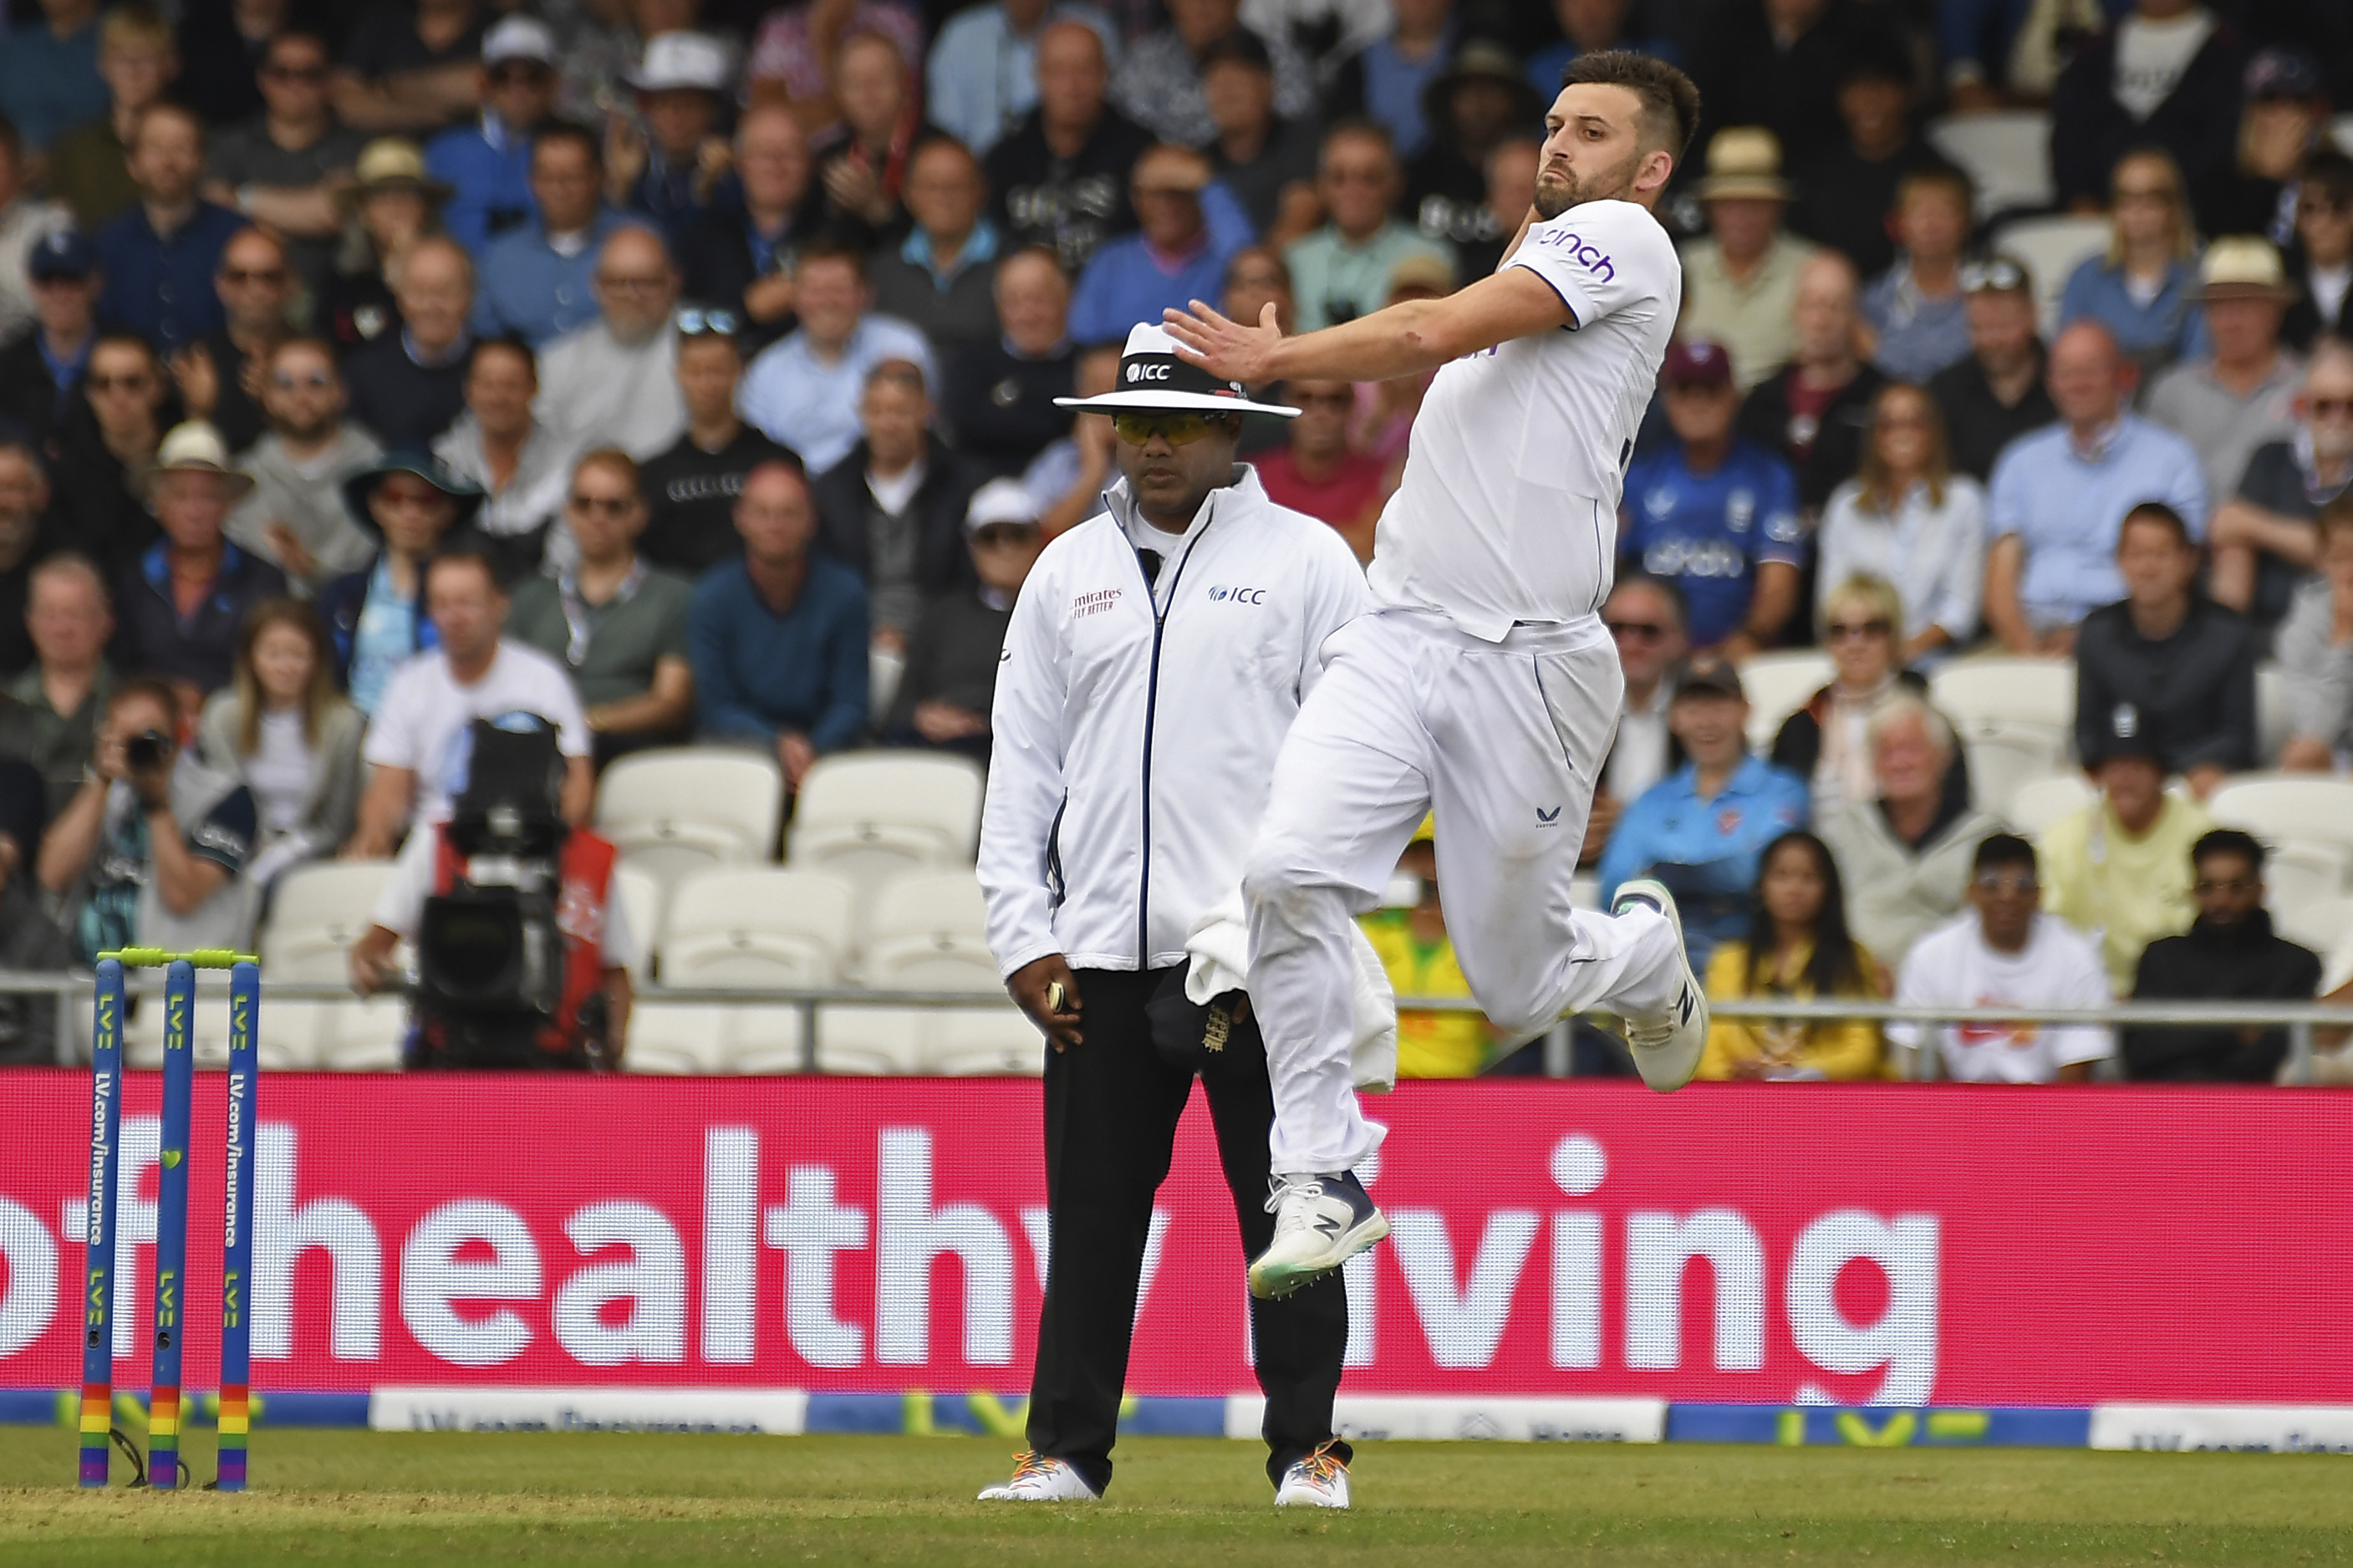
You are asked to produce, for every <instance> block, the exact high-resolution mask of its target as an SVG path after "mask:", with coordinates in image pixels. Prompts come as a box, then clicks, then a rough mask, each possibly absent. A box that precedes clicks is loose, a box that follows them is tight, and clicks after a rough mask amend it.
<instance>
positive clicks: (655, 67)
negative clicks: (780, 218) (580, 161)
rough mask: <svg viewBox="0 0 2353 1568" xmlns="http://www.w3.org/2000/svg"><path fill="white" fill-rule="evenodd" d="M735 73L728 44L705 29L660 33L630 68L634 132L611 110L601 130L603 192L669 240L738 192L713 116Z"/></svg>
mask: <svg viewBox="0 0 2353 1568" xmlns="http://www.w3.org/2000/svg"><path fill="white" fill-rule="evenodd" d="M734 76H735V64H734V61H733V58H731V57H730V55H729V53H728V49H727V46H726V45H725V44H723V43H722V42H721V41H720V40H719V39H717V38H714V37H711V36H709V35H708V34H704V33H688V32H670V33H659V34H656V35H655V36H654V37H650V38H648V39H647V40H646V57H645V59H644V60H643V61H642V62H641V63H640V64H639V65H638V69H635V70H634V71H631V72H630V73H629V85H630V86H631V87H632V88H634V89H636V90H637V95H638V116H639V117H640V118H641V119H643V120H644V122H645V129H644V130H642V131H640V130H638V128H637V127H636V126H635V125H634V124H632V123H631V122H629V121H628V120H627V119H625V118H623V117H620V116H615V117H614V118H613V119H612V121H611V122H610V129H609V130H608V131H607V137H606V154H605V196H606V199H607V201H609V202H611V203H612V204H613V206H614V207H617V208H619V209H620V210H621V211H623V212H632V213H635V214H637V215H638V217H644V218H648V219H650V220H651V221H652V222H653V224H654V225H655V227H656V228H659V230H660V231H661V232H662V233H663V234H664V235H666V236H668V237H669V238H671V239H673V240H676V239H679V238H683V237H684V236H685V235H687V234H688V233H690V232H691V231H692V229H693V228H694V227H695V226H696V224H697V223H698V222H699V221H700V220H701V219H702V216H703V215H704V214H705V213H707V212H709V211H710V210H712V208H713V207H733V206H734V205H736V203H737V201H738V199H739V198H738V196H737V192H736V185H735V179H734V176H733V173H732V172H731V171H730V169H729V167H728V164H730V163H731V162H732V157H731V154H729V152H728V147H727V138H726V137H724V136H722V135H721V134H719V115H720V111H721V110H722V109H723V108H724V107H725V104H726V101H727V91H728V88H729V86H730V85H731V84H732V83H733V79H734Z"/></svg>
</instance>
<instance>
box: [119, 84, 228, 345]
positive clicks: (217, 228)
mask: <svg viewBox="0 0 2353 1568" xmlns="http://www.w3.org/2000/svg"><path fill="white" fill-rule="evenodd" d="M204 157H205V128H204V126H203V125H202V124H200V123H199V122H197V120H196V117H195V115H193V114H191V113H189V112H188V111H186V110H185V109H182V108H180V107H179V106H178V105H176V104H171V103H158V104H154V105H153V106H152V107H150V108H148V109H146V110H143V111H141V113H140V115H139V118H138V121H137V122H136V123H135V124H133V126H132V131H131V140H130V153H129V166H130V170H131V175H132V179H134V180H136V181H137V182H138V185H139V200H138V202H137V204H136V205H135V206H133V207H132V208H131V210H129V211H128V212H125V213H124V214H122V216H121V217H117V218H115V219H114V220H113V221H111V222H110V223H109V224H107V225H106V226H105V227H104V228H100V230H99V231H98V233H97V235H96V237H95V238H96V240H97V244H98V258H99V270H100V271H102V272H104V273H105V274H106V288H105V291H104V292H102V293H101V294H100V296H99V301H98V313H99V315H100V318H101V319H103V320H104V321H106V322H108V323H110V324H112V325H115V326H122V327H128V328H129V329H131V330H132V332H136V333H140V334H144V335H145V336H146V338H147V339H148V340H149V341H150V342H152V343H153V344H156V346H158V347H159V348H161V349H163V350H164V352H165V353H166V354H172V353H176V352H178V351H179V350H181V349H183V348H185V347H187V346H188V345H189V344H193V343H195V342H196V341H197V340H198V339H200V338H202V337H203V336H204V335H205V334H206V333H209V332H213V331H216V330H217V329H218V328H219V326H220V325H221V323H222V321H223V320H224V313H223V311H222V309H221V302H220V296H219V295H218V294H217V293H216V292H215V291H214V289H213V275H214V273H215V272H216V271H217V270H218V269H219V266H220V259H221V253H222V251H224V250H225V249H227V247H228V240H229V236H231V235H233V234H235V233H236V232H237V230H238V229H240V228H245V227H246V220H245V219H244V217H241V216H240V215H238V214H237V213H235V212H232V211H230V210H229V209H228V208H227V207H216V206H214V205H213V204H212V203H211V202H208V201H206V200H205V199H204V198H203V197H202V196H198V195H197V194H196V180H197V176H198V175H201V174H202V173H203V172H204Z"/></svg>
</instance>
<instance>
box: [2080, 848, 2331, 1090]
mask: <svg viewBox="0 0 2353 1568" xmlns="http://www.w3.org/2000/svg"><path fill="white" fill-rule="evenodd" d="M2189 860H2190V868H2191V872H2192V875H2193V877H2194V880H2193V881H2192V882H2191V884H2190V892H2191V894H2192V895H2193V896H2195V898H2196V899H2197V901H2198V917H2197V918H2196V919H2195V920H2193V921H2191V922H2190V925H2189V930H2187V931H2185V932H2183V933H2182V934H2181V935H2180V936H2178V937H2159V938H2158V939H2157V940H2156V941H2154V942H2151V943H2150V944H2149V945H2148V947H2147V950H2146V951H2144V952H2143V953H2142V954H2141V956H2140V962H2139V964H2138V965H2137V968H2136V969H2135V971H2134V976H2133V986H2132V996H2133V1000H2134V1001H2311V1000H2312V998H2313V993H2314V992H2316V991H2318V990H2319V989H2320V959H2318V958H2317V957H2316V956H2315V955H2314V954H2313V953H2312V952H2311V950H2310V949H2308V948H2300V947H2298V946H2296V945H2295V943H2294V942H2291V941H2288V940H2286V939H2284V938H2282V937H2280V936H2279V935H2278V934H2277V933H2276V932H2275V931H2274V928H2273V926H2272V917H2271V913H2270V911H2268V910H2266V909H2265V908H2264V907H2263V898H2264V887H2263V845H2262V844H2260V843H2258V842H2256V841H2255V839H2254V838H2253V835H2251V834H2248V833H2242V832H2239V831H2238V830H2237V829H2235V828H2217V829H2215V830H2214V831H2213V832H2210V833H2207V834H2205V835H2204V836H2202V837H2201V838H2200V839H2199V841H2198V842H2196V843H2195V844H2193V845H2191V846H2190V850H2189ZM2123 1046H2124V1059H2125V1076H2126V1077H2127V1078H2131V1079H2133V1080H2134V1081H2135V1082H2138V1083H2175V1084H2183V1083H2189V1084H2200V1083H2202V1084H2268V1083H2271V1082H2273V1081H2274V1077H2275V1076H2276V1075H2277V1074H2278V1072H2279V1069H2280V1064H2281V1063H2283V1062H2284V1061H2285V1060H2286V1059H2287V1031H2286V1030H2285V1029H2281V1028H2273V1029H2255V1028H2246V1027H2232V1026H2231V1025H2228V1024H2216V1025H2211V1026H2209V1027H2205V1028H2197V1027H2175V1028H2158V1027H2155V1026H2153V1025H2141V1026H2137V1027H2134V1028H2128V1029H2126V1031H2125V1032H2124V1039H2123Z"/></svg>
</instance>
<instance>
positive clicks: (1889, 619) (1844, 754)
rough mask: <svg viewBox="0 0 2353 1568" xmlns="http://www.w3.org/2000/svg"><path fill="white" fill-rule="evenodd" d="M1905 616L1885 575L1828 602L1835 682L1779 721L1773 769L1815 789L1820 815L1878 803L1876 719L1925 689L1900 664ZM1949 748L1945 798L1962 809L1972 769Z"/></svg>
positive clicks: (1844, 585) (1849, 584)
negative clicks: (1873, 743) (1899, 644)
mask: <svg viewBox="0 0 2353 1568" xmlns="http://www.w3.org/2000/svg"><path fill="white" fill-rule="evenodd" d="M1903 614H1904V604H1903V601H1902V600H1901V599H1898V598H1897V597H1896V592H1895V586H1894V584H1893V583H1890V582H1889V581H1888V580H1887V579H1886V578H1884V577H1867V576H1860V575H1858V576H1855V577H1847V578H1845V579H1844V580H1842V581H1841V582H1840V583H1839V584H1838V586H1837V587H1835V588H1832V589H1831V591H1830V593H1829V595H1828V596H1827V597H1826V599H1824V601H1823V606H1822V642H1823V645H1824V647H1825V648H1827V649H1828V651H1829V652H1830V656H1831V672H1832V673H1831V683H1830V684H1829V685H1827V686H1824V687H1823V688H1822V689H1821V690H1820V691H1819V692H1816V693H1815V694H1813V696H1812V697H1811V698H1810V700H1809V701H1808V702H1807V704H1806V705H1805V706H1803V707H1801V708H1799V710H1798V711H1797V712H1796V713H1793V714H1791V715H1789V716H1788V718H1787V719H1785V720H1784V721H1782V725H1781V728H1780V732H1779V733H1778V734H1777V735H1776V736H1774V737H1773V765H1774V766H1775V767H1777V768H1785V769H1787V770H1788V771H1789V772H1791V773H1794V774H1796V775H1797V776H1798V777H1799V778H1800V779H1806V780H1808V781H1809V782H1810V784H1811V785H1812V788H1813V801H1814V815H1815V816H1816V817H1817V818H1820V817H1822V816H1825V815H1827V814H1828V813H1830V812H1831V811H1833V810H1837V809H1838V808H1839V807H1840V806H1842V805H1845V804H1847V803H1848V802H1850V801H1854V800H1875V799H1877V797H1878V795H1879V792H1880V786H1879V779H1878V777H1877V775H1876V774H1875V773H1874V771H1873V761H1874V759H1873V755H1872V747H1871V742H1870V739H1869V731H1870V728H1871V725H1872V722H1873V720H1874V719H1876V718H1877V717H1878V716H1879V715H1880V714H1881V713H1882V712H1883V711H1884V710H1885V709H1886V708H1887V707H1888V706H1889V705H1892V704H1894V703H1896V702H1899V701H1902V700H1904V699H1905V698H1907V697H1909V698H1914V699H1917V698H1920V697H1922V696H1924V695H1925V694H1926V692H1927V689H1928V683H1927V682H1926V681H1925V680H1923V679H1922V678H1921V677H1920V676H1919V675H1918V674H1916V673H1914V672H1912V671H1910V670H1907V669H1905V668H1904V667H1903V666H1902V665H1901V664H1899V663H1898V662H1896V658H1895V650H1896V641H1895V637H1896V632H1897V630H1898V629H1899V628H1900V627H1901V625H1902V623H1903ZM1944 749H1945V758H1944V760H1945V764H1946V768H1945V774H1944V779H1945V793H1946V795H1947V797H1948V798H1949V800H1951V801H1952V802H1953V803H1954V805H1956V806H1957V807H1966V806H1968V802H1969V779H1968V769H1967V768H1964V767H1963V766H1962V765H1961V761H1960V757H1959V754H1958V753H1957V752H1956V751H1955V750H1954V749H1953V747H1950V746H1947V747H1945V748H1944Z"/></svg>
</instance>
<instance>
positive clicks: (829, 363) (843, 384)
mask: <svg viewBox="0 0 2353 1568" xmlns="http://www.w3.org/2000/svg"><path fill="white" fill-rule="evenodd" d="M793 276H794V287H795V290H796V291H797V295H798V299H797V307H798V309H799V311H800V322H801V324H800V327H799V328H798V330H797V331H796V332H794V333H793V334H792V335H791V336H789V337H787V338H786V339H785V340H784V341H782V342H781V343H776V344H770V345H769V346H768V347H766V348H765V349H763V350H761V352H760V355H759V357H758V358H756V359H754V360H753V361H752V365H751V368H749V369H748V370H746V371H744V384H743V386H742V387H740V388H738V389H737V391H736V394H735V408H736V412H738V413H740V414H742V415H743V416H744V423H745V424H748V425H750V426H752V427H753V428H754V429H757V430H759V431H760V432H761V433H762V434H764V435H765V436H766V437H767V438H768V439H769V440H772V441H775V442H776V443H777V444H778V445H779V446H783V447H786V448H789V449H790V450H793V451H797V452H798V453H800V454H801V460H802V461H804V462H806V463H807V464H808V467H809V471H810V472H811V473H822V472H824V471H826V470H827V469H829V468H831V467H832V466H833V465H834V464H835V463H838V462H839V461H841V460H842V459H843V458H845V457H847V456H849V449H850V448H852V447H854V446H856V445H857V444H858V401H859V398H860V397H861V396H863V395H864V393H865V390H866V377H867V374H868V373H869V372H870V371H871V370H872V369H873V368H874V367H875V366H878V365H880V364H881V363H882V362H883V361H884V360H886V359H903V360H906V361H908V362H909V363H911V364H913V365H916V366H921V367H922V369H923V384H924V385H925V386H927V387H936V386H938V385H939V370H938V366H936V365H935V364H934V361H933V358H932V349H931V344H928V343H926V342H925V341H924V339H923V334H922V333H919V332H917V331H916V330H915V329H914V328H913V327H911V326H909V325H908V324H907V323H905V322H902V321H900V320H898V319H897V318H895V317H892V316H878V315H874V314H872V313H871V312H870V311H869V310H868V307H869V306H870V305H871V304H872V303H873V299H874V294H873V291H872V289H871V288H870V287H869V286H868V284H867V281H866V257H865V255H864V253H863V252H861V251H860V250H859V249H857V247H855V246H853V245H850V244H848V243H847V242H845V241H842V240H839V239H832V238H819V239H817V240H814V241H812V242H811V243H809V244H808V245H807V246H806V247H804V248H803V249H802V250H801V256H800V265H799V267H798V268H797V269H796V270H795V272H794V275H793Z"/></svg>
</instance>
